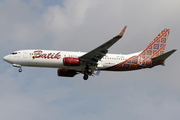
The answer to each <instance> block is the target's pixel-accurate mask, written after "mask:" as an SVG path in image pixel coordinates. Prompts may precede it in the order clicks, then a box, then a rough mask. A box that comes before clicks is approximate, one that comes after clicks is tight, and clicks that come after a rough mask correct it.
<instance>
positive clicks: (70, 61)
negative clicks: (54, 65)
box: [63, 57, 80, 66]
mask: <svg viewBox="0 0 180 120" xmlns="http://www.w3.org/2000/svg"><path fill="white" fill-rule="evenodd" d="M63 64H64V66H80V60H79V58H73V57H65V58H64V59H63Z"/></svg>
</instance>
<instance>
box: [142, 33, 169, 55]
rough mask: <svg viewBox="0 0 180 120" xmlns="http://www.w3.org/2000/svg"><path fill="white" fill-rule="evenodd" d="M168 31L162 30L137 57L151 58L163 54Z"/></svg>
mask: <svg viewBox="0 0 180 120" xmlns="http://www.w3.org/2000/svg"><path fill="white" fill-rule="evenodd" d="M169 32H170V29H163V30H162V31H161V32H160V33H159V35H158V36H157V37H156V38H155V39H154V40H153V41H152V42H151V43H150V44H149V45H148V46H147V47H146V49H144V50H143V51H142V52H141V53H140V54H139V56H141V57H142V58H147V57H148V58H153V57H157V56H159V55H162V54H163V53H164V49H165V47H166V43H167V39H168V36H169Z"/></svg>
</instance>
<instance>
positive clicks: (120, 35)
mask: <svg viewBox="0 0 180 120" xmlns="http://www.w3.org/2000/svg"><path fill="white" fill-rule="evenodd" d="M126 28H127V26H125V27H124V28H123V29H122V31H121V32H120V34H119V35H118V36H119V37H122V36H123V35H124V33H125V31H126Z"/></svg>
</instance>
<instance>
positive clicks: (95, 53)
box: [79, 26, 127, 65]
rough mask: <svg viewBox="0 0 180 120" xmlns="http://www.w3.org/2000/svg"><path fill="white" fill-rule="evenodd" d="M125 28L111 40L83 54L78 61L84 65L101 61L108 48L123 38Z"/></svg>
mask: <svg viewBox="0 0 180 120" xmlns="http://www.w3.org/2000/svg"><path fill="white" fill-rule="evenodd" d="M126 28H127V26H125V27H124V28H123V29H122V31H121V32H120V34H119V35H117V36H115V37H114V38H112V39H111V40H109V41H107V42H106V43H104V44H102V45H100V46H99V47H97V48H95V49H94V50H92V51H90V52H88V53H86V54H84V55H83V56H81V57H80V58H79V59H80V60H81V61H83V62H86V63H91V64H95V65H96V64H97V62H98V61H99V60H101V59H102V58H103V57H104V56H105V55H106V54H107V52H108V48H110V47H111V46H112V45H113V44H114V43H116V42H117V41H118V40H119V39H120V38H122V37H123V35H124V32H125V30H126Z"/></svg>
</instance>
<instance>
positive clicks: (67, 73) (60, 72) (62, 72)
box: [57, 68, 77, 77]
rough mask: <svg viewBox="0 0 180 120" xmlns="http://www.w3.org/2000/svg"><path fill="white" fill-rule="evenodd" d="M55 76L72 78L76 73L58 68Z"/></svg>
mask: <svg viewBox="0 0 180 120" xmlns="http://www.w3.org/2000/svg"><path fill="white" fill-rule="evenodd" d="M57 74H58V76H62V77H74V76H75V75H76V74H77V73H76V71H75V70H67V69H63V68H59V69H58V71H57Z"/></svg>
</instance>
